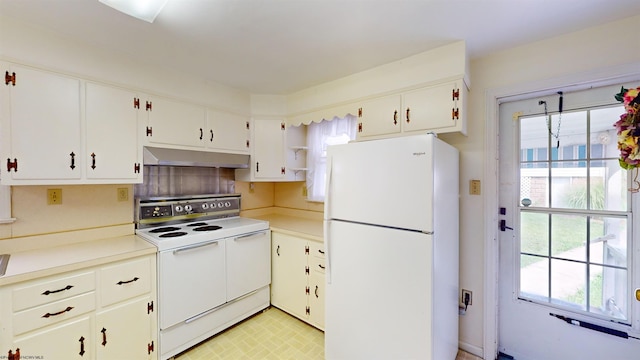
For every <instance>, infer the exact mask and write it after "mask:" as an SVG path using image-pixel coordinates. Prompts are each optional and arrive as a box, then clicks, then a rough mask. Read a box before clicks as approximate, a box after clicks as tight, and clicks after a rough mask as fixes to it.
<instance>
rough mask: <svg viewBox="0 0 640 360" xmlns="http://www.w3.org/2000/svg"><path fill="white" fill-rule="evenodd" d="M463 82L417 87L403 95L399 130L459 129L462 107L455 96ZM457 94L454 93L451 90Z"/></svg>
mask: <svg viewBox="0 0 640 360" xmlns="http://www.w3.org/2000/svg"><path fill="white" fill-rule="evenodd" d="M463 86H464V85H463V84H462V83H461V82H459V83H456V82H450V83H446V84H442V85H437V86H433V87H429V88H426V89H420V90H416V91H412V92H408V93H405V94H404V95H403V104H404V106H403V111H402V127H403V131H424V130H430V131H433V132H448V131H456V130H458V131H459V130H460V129H459V128H458V125H459V123H460V122H461V121H462V120H461V119H462V115H463V114H462V113H461V110H462V107H461V106H459V104H458V102H459V101H458V100H459V97H460V96H461V95H462V94H463V91H461V90H460V89H461V88H462V87H463ZM456 93H457V94H458V96H455V94H456Z"/></svg>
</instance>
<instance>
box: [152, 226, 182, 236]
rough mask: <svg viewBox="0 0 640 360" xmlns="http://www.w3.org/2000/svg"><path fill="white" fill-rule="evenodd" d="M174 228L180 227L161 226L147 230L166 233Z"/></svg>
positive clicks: (174, 229)
mask: <svg viewBox="0 0 640 360" xmlns="http://www.w3.org/2000/svg"><path fill="white" fill-rule="evenodd" d="M176 230H180V228H179V227H175V226H163V227H160V228H157V229H152V230H149V232H150V233H155V234H157V233H166V232H171V231H176Z"/></svg>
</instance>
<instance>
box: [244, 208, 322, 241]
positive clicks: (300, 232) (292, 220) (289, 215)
mask: <svg viewBox="0 0 640 360" xmlns="http://www.w3.org/2000/svg"><path fill="white" fill-rule="evenodd" d="M243 216H245V217H250V218H253V219H258V220H265V221H268V222H269V227H270V228H271V231H276V232H281V233H285V234H289V235H293V236H298V237H302V238H305V239H309V240H313V241H318V242H323V241H324V239H323V233H324V232H323V223H322V214H311V216H309V215H308V214H307V213H302V212H295V211H289V212H283V211H279V212H272V213H265V214H250V213H248V214H245V215H243Z"/></svg>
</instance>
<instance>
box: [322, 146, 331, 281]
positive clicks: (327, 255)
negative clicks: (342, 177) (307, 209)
mask: <svg viewBox="0 0 640 360" xmlns="http://www.w3.org/2000/svg"><path fill="white" fill-rule="evenodd" d="M332 170H333V161H332V157H331V156H329V157H328V158H327V184H326V188H325V196H326V198H325V202H324V216H325V220H324V224H323V232H324V248H325V249H324V251H325V265H326V269H325V278H326V280H327V284H331V236H330V235H329V221H331V191H330V189H331V180H332V177H331V175H332Z"/></svg>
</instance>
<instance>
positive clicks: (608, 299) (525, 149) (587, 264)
mask: <svg viewBox="0 0 640 360" xmlns="http://www.w3.org/2000/svg"><path fill="white" fill-rule="evenodd" d="M622 113H624V109H623V107H622V106H621V105H620V106H610V107H594V108H588V109H581V110H578V111H572V112H566V113H563V114H562V117H561V118H560V115H558V114H555V115H548V116H546V115H545V116H530V117H522V118H520V122H519V126H520V129H519V131H520V156H519V157H520V171H519V173H520V176H519V179H520V203H521V204H520V207H519V213H520V216H519V217H520V282H519V297H520V298H521V299H526V300H529V301H533V302H538V303H544V304H547V305H550V306H554V307H559V308H563V309H567V310H571V311H577V312H584V313H588V314H590V315H592V316H596V317H600V318H603V319H606V320H613V321H617V322H621V323H625V324H629V323H630V319H631V314H630V312H631V304H630V303H629V296H628V294H629V289H630V286H631V283H630V281H631V280H630V279H631V273H630V266H629V263H630V259H631V251H632V249H631V248H632V247H631V245H630V244H631V243H632V241H631V239H632V237H631V219H632V217H631V215H632V214H631V204H630V202H631V201H630V199H631V196H630V195H629V192H628V190H627V171H626V170H624V169H622V168H620V166H619V164H618V156H619V151H618V150H617V146H616V133H615V129H614V128H613V126H612V124H613V122H615V119H618V118H619V116H620V114H622ZM559 121H561V126H558V125H557V124H558V122H559ZM556 126H558V127H556ZM549 129H553V130H556V129H560V130H559V137H558V138H557V139H556V137H555V136H553V135H557V134H553V133H552V131H550V130H549Z"/></svg>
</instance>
